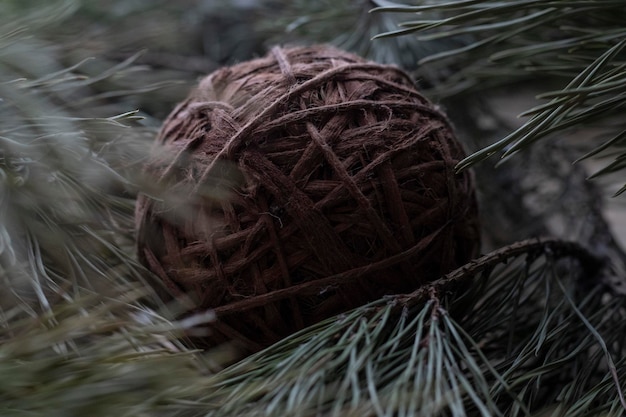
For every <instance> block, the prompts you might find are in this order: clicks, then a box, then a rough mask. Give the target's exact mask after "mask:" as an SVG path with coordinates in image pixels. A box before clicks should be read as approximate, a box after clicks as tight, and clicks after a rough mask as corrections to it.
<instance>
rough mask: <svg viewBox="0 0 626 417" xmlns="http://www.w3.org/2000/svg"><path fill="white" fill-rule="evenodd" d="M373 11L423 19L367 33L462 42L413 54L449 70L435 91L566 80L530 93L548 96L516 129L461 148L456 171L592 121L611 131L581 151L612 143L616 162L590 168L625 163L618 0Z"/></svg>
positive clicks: (490, 0) (487, 2)
mask: <svg viewBox="0 0 626 417" xmlns="http://www.w3.org/2000/svg"><path fill="white" fill-rule="evenodd" d="M385 4H387V3H385ZM374 11H375V12H383V13H390V12H394V13H418V14H419V16H420V17H421V18H422V19H420V20H415V21H409V22H404V23H402V29H399V30H395V31H389V32H386V33H382V34H379V35H378V36H377V37H375V38H384V37H390V36H391V37H393V36H406V35H415V36H416V38H417V39H420V40H422V41H432V40H438V41H439V40H442V39H459V40H462V43H463V44H462V45H461V46H460V47H458V48H453V49H448V50H444V51H441V52H439V53H435V54H431V55H430V56H428V57H426V58H424V59H422V60H421V64H422V65H423V66H424V68H428V67H434V69H441V68H452V69H454V71H452V75H451V76H450V77H449V78H448V79H447V80H446V81H445V82H444V83H442V84H441V85H440V86H438V87H437V92H438V93H439V94H440V95H441V96H450V95H455V94H459V93H476V92H480V93H481V94H483V93H484V92H485V91H486V90H487V89H489V88H491V87H493V86H497V85H501V84H506V83H511V82H514V81H519V80H533V79H535V80H536V79H539V78H542V79H544V80H545V79H548V78H551V79H553V80H556V82H562V81H561V80H564V81H565V86H564V87H563V88H561V89H558V90H555V91H552V92H546V93H545V94H542V95H540V96H539V97H538V98H539V99H542V100H548V101H547V103H545V104H543V105H540V106H538V107H536V108H534V109H531V110H529V111H527V112H525V113H524V114H522V116H530V118H529V119H528V120H527V121H526V122H525V123H524V124H523V125H522V126H521V127H520V128H518V129H517V130H515V131H514V132H512V133H511V134H509V135H507V136H506V137H504V138H502V139H501V140H499V141H497V142H496V143H494V144H492V145H490V146H488V147H486V148H484V149H482V150H480V151H478V152H476V153H474V154H473V155H470V156H469V157H467V158H466V159H465V160H463V161H461V162H460V164H459V165H458V167H457V169H459V170H461V169H465V168H468V167H470V166H472V165H474V164H476V163H478V162H480V161H483V160H484V159H486V158H489V157H491V156H493V155H497V154H498V155H500V156H501V159H502V161H505V160H507V159H508V158H509V157H511V156H512V155H514V154H515V153H516V152H518V151H520V150H522V149H524V148H527V147H528V146H530V145H532V144H534V143H535V142H537V141H539V140H542V139H544V138H546V137H549V136H554V135H556V134H558V133H560V132H563V131H565V130H568V129H572V128H580V127H584V126H589V125H598V124H599V125H604V126H606V127H607V131H608V132H613V134H612V136H613V138H612V139H609V140H608V141H606V142H605V143H604V144H601V145H600V146H597V145H595V146H594V145H592V146H591V148H590V149H591V150H590V151H589V152H588V153H587V154H586V155H585V156H583V157H582V158H580V159H585V158H588V157H591V156H596V155H598V154H599V153H600V152H601V151H603V150H605V149H609V150H613V151H615V162H613V163H611V164H609V165H608V166H607V167H606V168H604V169H602V170H600V171H598V172H597V173H596V176H598V175H604V174H608V173H613V172H616V171H618V170H622V169H623V168H624V164H623V163H622V160H623V159H624V158H625V157H626V155H624V153H623V149H622V136H623V133H624V131H625V129H626V127H625V126H624V124H623V123H622V122H621V121H620V120H619V115H620V114H621V113H620V112H621V108H622V107H623V105H624V97H626V96H625V95H624V92H625V91H626V90H625V89H624V86H626V67H625V66H624V63H623V60H624V56H625V55H624V51H623V48H624V45H625V44H624V42H625V39H626V29H624V27H623V24H622V22H621V19H619V18H618V16H621V15H623V13H624V5H623V2H620V1H616V0H599V1H593V2H590V1H583V0H581V1H569V0H554V1H537V0H525V1H512V0H508V1H495V0H478V1H451V2H447V3H433V4H425V5H422V6H402V5H385V6H383V7H378V8H376V9H374ZM614 119H617V123H615V124H613V121H614ZM624 189H626V188H622V190H620V191H618V194H619V193H621V192H623V190H624Z"/></svg>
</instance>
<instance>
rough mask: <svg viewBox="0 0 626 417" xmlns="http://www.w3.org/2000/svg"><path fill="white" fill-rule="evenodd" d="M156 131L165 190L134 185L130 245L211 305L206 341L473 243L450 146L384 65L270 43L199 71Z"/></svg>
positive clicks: (418, 273) (350, 302)
mask: <svg viewBox="0 0 626 417" xmlns="http://www.w3.org/2000/svg"><path fill="white" fill-rule="evenodd" d="M157 142H158V143H159V144H160V145H163V146H164V149H165V152H164V151H163V149H161V150H160V151H159V152H155V154H154V155H153V157H152V160H151V162H150V164H149V166H148V171H149V172H150V173H151V174H152V175H154V176H155V178H156V180H157V182H158V184H159V185H160V186H161V187H164V188H166V190H167V193H168V194H169V196H170V198H166V197H164V198H163V199H152V198H149V197H147V196H144V195H142V196H140V197H139V199H138V203H137V210H136V219H137V230H138V248H139V256H140V258H141V260H142V261H143V262H144V264H145V265H146V266H147V267H148V268H149V269H150V270H152V271H153V272H154V273H155V274H156V275H157V276H159V277H160V278H161V279H162V280H163V282H164V284H165V286H166V287H167V289H168V292H169V293H170V295H172V296H175V297H183V296H189V297H191V299H192V300H193V302H194V303H195V305H196V306H197V308H198V309H208V308H211V309H216V311H217V312H218V316H219V320H218V323H216V325H215V326H214V327H213V329H212V330H213V332H212V334H211V336H209V337H208V338H207V339H206V340H205V342H206V343H208V344H216V343H221V342H225V341H228V340H231V339H237V340H238V341H239V342H240V343H242V344H243V345H245V347H246V348H247V349H249V350H257V349H259V348H260V347H262V346H266V345H268V344H269V343H272V342H274V341H276V340H278V339H279V338H281V337H284V336H285V335H288V334H290V333H292V332H294V331H297V330H299V329H301V328H303V327H304V326H307V325H310V324H312V323H315V322H317V321H319V320H322V319H324V318H327V317H330V316H331V315H334V314H337V313H340V312H344V311H346V310H348V309H351V308H354V307H356V306H359V305H362V304H364V303H366V302H368V301H371V300H374V299H377V298H380V297H381V296H383V295H387V294H394V293H407V292H411V291H414V290H415V289H416V288H419V287H420V286H422V285H423V284H424V283H426V282H429V281H432V280H434V279H436V278H437V277H439V276H441V275H443V274H445V273H447V272H449V271H451V270H453V269H455V268H457V267H459V266H460V265H463V264H464V263H465V262H467V261H468V260H469V259H471V258H472V257H474V256H475V255H476V254H477V253H478V247H479V241H480V237H479V226H478V220H477V208H476V201H475V197H474V187H473V183H472V178H471V176H470V174H469V173H468V172H463V173H461V174H458V175H456V174H455V173H454V166H455V165H456V164H457V162H458V161H459V160H460V159H461V158H463V156H464V153H463V151H462V149H461V146H460V145H459V144H458V142H457V141H456V140H455V138H454V136H453V132H452V129H451V128H450V126H449V123H448V121H447V119H446V118H445V116H444V115H443V114H442V113H441V112H440V111H439V110H438V109H436V108H435V107H434V106H433V105H432V104H431V103H430V102H429V101H428V100H426V99H425V98H424V97H422V96H421V95H420V94H419V93H418V92H417V91H416V90H415V89H414V87H413V84H412V82H411V80H410V78H409V77H408V76H407V75H406V74H405V73H404V72H402V71H401V70H399V69H398V68H395V67H391V66H383V65H378V64H375V63H371V62H367V61H365V60H363V59H361V58H359V57H357V56H355V55H352V54H348V53H345V52H343V51H340V50H337V49H335V48H332V47H328V46H315V47H298V48H288V49H283V48H274V49H272V51H271V53H270V54H268V55H267V56H266V57H264V58H260V59H256V60H253V61H249V62H244V63H242V64H239V65H235V66H232V67H228V68H223V69H220V70H218V71H216V72H214V73H213V74H211V75H209V76H208V77H206V78H205V79H204V80H202V81H201V83H200V84H199V86H198V88H197V89H196V90H195V91H194V92H193V93H192V94H191V95H190V96H189V98H188V99H187V100H186V101H184V102H183V103H181V104H180V105H179V106H178V107H177V108H176V109H175V110H174V111H173V112H172V114H171V115H170V116H169V117H168V119H167V120H166V121H165V123H164V125H163V128H162V129H161V132H160V135H159V137H158V140H157ZM171 196H174V197H173V198H172V197H171Z"/></svg>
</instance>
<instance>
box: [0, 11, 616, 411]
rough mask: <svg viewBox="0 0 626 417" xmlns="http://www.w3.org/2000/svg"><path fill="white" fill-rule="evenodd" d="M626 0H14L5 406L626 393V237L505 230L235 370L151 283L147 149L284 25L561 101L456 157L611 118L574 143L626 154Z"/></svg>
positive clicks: (3, 247) (4, 143)
mask: <svg viewBox="0 0 626 417" xmlns="http://www.w3.org/2000/svg"><path fill="white" fill-rule="evenodd" d="M105 3H106V6H103V5H104V4H105ZM373 7H376V10H374V11H372V12H371V13H370V9H372V8H373ZM276 10H278V11H279V12H276ZM625 13H626V9H625V6H624V4H623V1H622V0H593V1H588V0H587V1H583V0H549V1H542V0H523V1H519V0H498V1H496V0H458V1H450V2H439V1H420V2H418V1H414V2H413V4H412V5H401V4H397V3H392V2H389V1H386V0H371V1H370V0H368V1H362V0H337V1H332V2H330V1H326V0H323V1H322V0H320V1H319V2H311V1H287V0H285V1H281V0H263V1H259V2H254V1H245V0H240V1H233V2H224V3H222V2H216V1H214V0H204V1H201V0H184V1H181V2H169V1H161V0H159V1H148V0H138V1H133V2H129V1H117V0H116V1H112V2H102V3H98V2H89V1H82V2H81V1H78V0H64V1H54V2H50V4H48V3H46V4H45V5H42V2H38V1H26V2H25V1H17V0H6V1H3V2H0V278H1V280H2V285H3V287H2V292H1V293H0V415H3V416H16V417H17V416H26V415H28V416H85V415H89V416H112V415H114V416H145V417H148V416H150V417H151V416H163V417H165V416H203V415H209V416H274V415H276V416H278V415H280V416H370V415H371V416H417V415H419V416H448V415H454V416H466V415H468V416H474V415H475V416H488V415H503V416H504V415H506V416H509V415H511V416H523V415H541V416H547V415H554V416H568V417H574V416H599V415H602V416H604V415H606V416H619V415H624V412H625V410H626V402H625V400H624V394H623V390H624V389H625V387H626V384H625V383H624V381H625V380H626V362H625V361H626V359H625V358H626V343H625V342H626V341H625V339H624V338H625V337H626V328H624V326H625V325H626V324H625V323H626V317H624V315H625V314H626V305H625V304H624V303H625V300H624V298H623V297H622V296H620V295H619V294H618V293H619V291H617V289H618V288H617V284H615V280H617V282H618V284H619V282H623V279H624V278H623V271H622V270H621V269H620V268H618V267H616V266H619V262H618V261H619V258H620V256H621V252H620V251H619V250H617V249H616V250H614V251H613V252H610V251H609V252H602V251H598V250H596V249H597V248H596V247H592V248H591V250H592V252H593V254H592V253H590V252H589V251H588V249H587V248H585V247H583V246H584V245H581V244H575V243H568V242H563V241H561V240H558V239H532V240H529V241H523V242H519V243H515V244H512V245H508V246H505V247H503V248H501V249H499V250H496V251H493V252H490V253H488V254H486V255H485V256H483V257H481V258H479V259H477V260H475V261H473V262H471V263H469V264H468V265H466V266H464V267H462V268H460V269H458V270H456V271H454V272H452V273H450V274H448V275H446V276H444V277H441V278H440V279H439V280H437V281H435V282H433V283H431V284H430V285H428V286H426V287H423V288H420V289H418V290H416V291H415V292H414V293H412V294H402V295H396V296H390V297H388V298H386V299H381V300H378V301H376V302H373V303H371V304H368V305H366V306H363V307H361V308H358V309H355V310H353V311H350V312H348V313H346V314H344V315H341V316H338V317H335V318H332V319H329V320H327V321H324V322H322V323H319V324H317V325H315V326H313V327H311V328H308V329H305V330H304V331H302V332H300V333H298V334H296V335H293V336H291V337H289V338H287V339H286V340H283V341H281V342H279V343H278V344H276V345H274V346H272V347H270V348H268V349H266V350H264V351H262V352H259V353H258V354H255V355H253V356H250V357H248V358H245V359H243V360H241V361H239V362H237V363H234V364H232V365H231V366H228V367H226V368H225V369H224V367H225V366H226V364H227V363H229V362H231V361H232V354H233V353H232V352H230V351H228V350H215V351H209V352H197V351H195V350H193V347H191V346H190V345H188V344H184V343H183V342H184V335H186V334H189V332H191V331H192V327H193V326H194V325H195V324H198V323H201V322H203V321H206V320H211V319H212V317H211V314H210V313H208V314H206V315H202V316H194V317H191V318H189V319H187V320H182V321H176V320H174V319H173V317H174V313H175V312H176V311H179V310H180V309H182V308H184V306H180V305H167V306H166V305H163V304H162V303H161V302H160V301H159V300H158V298H157V297H156V296H155V294H154V291H153V289H152V287H153V286H154V285H157V284H155V282H152V281H150V277H149V275H146V273H145V271H144V270H143V268H142V267H141V266H140V265H139V264H138V262H137V261H136V257H135V254H134V251H135V249H134V236H133V230H132V228H133V226H132V224H133V222H132V216H133V206H134V199H135V196H136V193H137V191H139V190H142V191H148V192H153V193H158V192H159V190H153V189H152V188H151V186H152V184H151V181H150V179H149V178H144V176H143V175H144V174H142V170H141V166H142V164H143V161H144V159H145V158H146V156H147V154H148V152H149V149H150V147H151V146H152V141H153V138H154V135H155V134H156V128H157V127H158V125H159V124H160V119H161V118H162V117H164V116H165V114H167V112H169V110H170V109H171V108H172V107H173V105H174V103H176V102H177V101H178V100H180V99H181V98H182V97H183V96H184V95H185V94H186V93H187V91H188V86H189V85H191V84H192V83H193V82H194V80H195V78H196V77H197V76H198V75H201V74H204V73H206V72H208V71H210V70H212V69H214V68H216V67H217V66H219V65H221V64H223V63H225V62H233V61H237V60H241V59H244V58H249V57H250V56H252V55H255V54H258V53H260V52H262V49H263V48H264V47H265V46H267V45H269V44H270V43H274V42H280V43H284V42H286V41H295V42H307V43H312V42H321V41H329V42H333V43H338V44H340V46H343V47H345V48H348V49H351V50H353V51H355V52H359V53H361V54H363V55H366V56H368V57H370V58H372V59H375V60H378V61H381V62H388V63H397V64H400V65H402V66H403V67H405V68H407V69H410V70H412V71H413V73H414V74H415V76H416V77H418V78H419V79H420V83H421V85H422V86H423V87H424V88H427V89H428V93H429V94H432V95H433V96H434V97H438V98H441V99H445V100H446V103H448V105H449V106H450V107H451V108H453V107H454V103H462V104H463V105H464V104H466V103H467V102H468V101H467V100H470V99H468V97H472V95H476V94H480V95H482V94H483V93H484V92H485V91H486V90H487V89H489V88H491V87H495V86H500V85H503V84H509V83H511V82H521V83H531V82H535V81H537V80H539V81H541V82H542V83H543V84H542V85H543V86H545V85H547V86H549V89H550V91H549V92H546V93H545V94H543V95H542V97H541V98H542V99H544V100H545V103H544V104H541V105H539V106H537V107H536V108H534V109H531V110H529V111H528V112H527V115H528V117H529V118H528V119H527V122H526V123H525V124H524V125H523V126H521V127H520V128H519V129H518V130H516V131H514V132H513V133H510V134H507V135H505V137H504V138H503V139H501V140H500V141H497V142H496V143H495V144H493V145H492V146H489V147H487V148H485V149H483V150H479V151H478V152H477V153H476V154H474V155H471V156H470V157H469V158H468V159H466V160H465V161H464V162H463V163H462V165H461V166H460V167H459V168H466V167H468V166H470V165H473V164H476V163H477V162H479V161H481V160H483V159H485V158H486V157H488V156H491V155H495V154H498V155H501V156H503V157H504V158H505V159H507V160H509V159H510V161H509V163H508V164H506V165H510V166H515V165H514V163H515V161H516V158H512V159H511V158H510V157H511V156H513V155H515V156H516V157H519V156H520V153H521V151H523V150H525V149H529V147H530V145H533V144H535V143H537V142H538V141H540V140H543V139H544V138H546V137H554V136H556V135H560V134H561V133H562V132H563V131H565V130H567V129H570V130H571V129H575V128H579V127H583V126H589V125H592V126H596V125H601V126H602V127H603V128H604V129H605V130H606V134H607V135H609V136H608V137H607V139H606V140H605V141H603V142H601V143H591V144H589V146H588V149H586V151H585V152H582V154H581V155H578V156H580V157H581V158H591V157H597V156H599V155H606V154H608V155H609V156H611V157H612V158H614V159H613V162H610V163H609V164H608V165H607V166H606V168H605V169H603V170H601V171H600V172H599V174H600V175H601V174H605V173H613V172H621V170H622V169H623V168H624V163H623V161H624V159H625V158H626V156H625V155H624V152H623V140H624V137H625V134H624V124H623V120H621V118H620V117H619V116H620V115H621V112H622V111H623V103H624V101H623V97H624V85H626V84H625V82H626V77H625V74H626V71H625V68H624V42H626V41H625V40H624V39H626V29H625V28H624V25H623V17H624V16H625ZM207 22H211V24H210V25H207V24H206V23H207ZM398 23H401V24H402V26H401V27H400V28H399V29H398V28H397V27H396V25H397V24H398ZM76 28H79V30H80V36H78V38H79V39H77V32H76V30H77V29H76ZM226 34H227V35H226ZM220 35H221V37H220ZM372 37H377V38H384V39H375V40H373V41H371V40H370V39H371V38H372ZM145 47H149V48H150V49H149V50H148V51H144V52H141V51H140V49H143V48H145ZM171 80H175V82H172V81H171ZM555 86H556V87H555ZM544 143H547V142H544ZM530 149H532V147H530ZM574 159H575V158H574ZM477 167H480V165H478V166H477ZM559 175H561V174H559ZM565 175H566V176H567V175H570V176H572V177H578V176H579V172H578V171H576V170H575V168H572V170H571V171H567V173H566V174H565ZM494 181H495V176H494ZM566 184H567V185H568V186H569V191H570V192H572V187H571V184H573V182H567V183H566ZM509 190H510V187H509V188H507V191H509ZM513 191H515V190H513ZM574 191H576V190H574ZM621 191H624V190H623V189H622V190H620V192H621ZM582 192H584V193H585V195H586V196H587V197H588V199H589V200H598V193H597V192H596V190H595V189H593V188H592V186H591V185H586V186H585V188H583V191H582ZM510 194H514V193H513V192H511V193H510ZM489 197H490V198H491V196H489ZM522 197H528V196H522ZM502 198H503V197H502V194H498V195H496V196H495V197H493V201H492V203H493V204H494V205H495V204H497V200H498V199H502ZM507 198H513V197H512V196H510V195H508V194H507ZM568 201H569V200H568ZM489 203H490V200H488V199H486V200H485V201H483V205H485V204H489ZM598 210H599V209H598ZM592 214H594V215H598V213H597V212H595V211H594V212H593V213H592ZM494 224H495V219H491V218H490V219H489V222H487V224H486V225H485V228H486V229H489V228H490V227H497V226H494ZM592 229H593V233H590V236H592V239H591V238H590V239H589V240H590V241H593V242H594V245H597V246H602V247H607V246H610V244H609V243H610V242H611V239H612V237H611V235H610V232H608V230H607V229H603V228H601V227H596V225H595V223H594V224H592ZM511 233H512V232H511ZM607 242H609V243H607ZM580 243H582V244H586V243H588V242H587V241H585V242H580ZM598 252H600V253H598ZM598 255H600V256H598Z"/></svg>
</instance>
